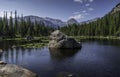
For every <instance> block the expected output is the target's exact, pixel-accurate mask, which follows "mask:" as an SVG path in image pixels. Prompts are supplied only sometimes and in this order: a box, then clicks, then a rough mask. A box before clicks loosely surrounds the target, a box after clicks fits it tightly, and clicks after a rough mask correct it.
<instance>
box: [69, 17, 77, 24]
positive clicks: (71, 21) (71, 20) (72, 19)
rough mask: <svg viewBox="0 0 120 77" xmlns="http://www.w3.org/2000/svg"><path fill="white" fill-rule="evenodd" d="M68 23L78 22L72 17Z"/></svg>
mask: <svg viewBox="0 0 120 77" xmlns="http://www.w3.org/2000/svg"><path fill="white" fill-rule="evenodd" d="M67 24H78V22H77V20H75V19H74V18H71V19H69V20H68V21H67Z"/></svg>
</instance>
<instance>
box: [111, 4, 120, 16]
mask: <svg viewBox="0 0 120 77" xmlns="http://www.w3.org/2000/svg"><path fill="white" fill-rule="evenodd" d="M118 11H120V3H119V4H117V5H116V6H115V7H114V8H113V9H112V11H111V12H110V13H111V14H113V13H116V12H118Z"/></svg>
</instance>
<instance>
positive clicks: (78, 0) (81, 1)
mask: <svg viewBox="0 0 120 77" xmlns="http://www.w3.org/2000/svg"><path fill="white" fill-rule="evenodd" d="M74 2H79V3H83V0H74Z"/></svg>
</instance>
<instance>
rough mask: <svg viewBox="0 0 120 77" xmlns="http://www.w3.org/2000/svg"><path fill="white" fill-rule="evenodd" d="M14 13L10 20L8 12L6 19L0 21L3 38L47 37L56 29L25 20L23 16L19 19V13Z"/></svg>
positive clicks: (0, 34)
mask: <svg viewBox="0 0 120 77" xmlns="http://www.w3.org/2000/svg"><path fill="white" fill-rule="evenodd" d="M12 15H13V12H11V16H10V17H9V18H8V15H7V12H4V17H3V18H1V19H0V36H3V37H25V36H28V35H30V36H47V35H49V34H50V33H51V32H52V31H53V30H54V29H53V28H51V27H48V26H45V25H44V23H41V22H37V21H36V20H35V22H32V21H31V19H30V18H29V19H27V20H26V19H25V18H24V17H23V15H21V17H18V15H17V11H15V12H14V15H15V17H14V18H13V16H12Z"/></svg>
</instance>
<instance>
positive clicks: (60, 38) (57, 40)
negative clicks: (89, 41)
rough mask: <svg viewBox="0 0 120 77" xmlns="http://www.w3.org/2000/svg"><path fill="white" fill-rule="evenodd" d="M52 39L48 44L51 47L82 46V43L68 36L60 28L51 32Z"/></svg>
mask: <svg viewBox="0 0 120 77" xmlns="http://www.w3.org/2000/svg"><path fill="white" fill-rule="evenodd" d="M50 38H51V41H50V42H49V44H48V47H49V48H81V44H80V43H78V42H77V41H76V40H75V39H73V38H68V37H67V36H66V35H65V34H63V33H62V32H60V31H59V30H56V31H54V32H53V33H51V36H50Z"/></svg>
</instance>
